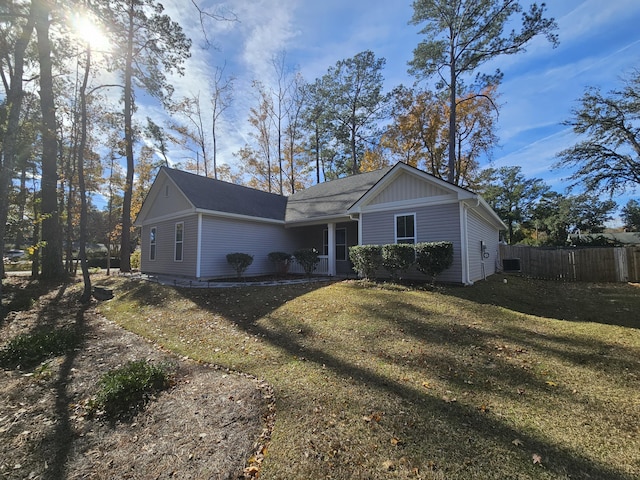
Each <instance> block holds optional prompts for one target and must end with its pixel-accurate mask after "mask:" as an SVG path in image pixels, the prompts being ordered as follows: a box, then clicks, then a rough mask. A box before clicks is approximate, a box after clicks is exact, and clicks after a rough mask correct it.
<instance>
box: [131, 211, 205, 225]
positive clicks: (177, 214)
mask: <svg viewBox="0 0 640 480" xmlns="http://www.w3.org/2000/svg"><path fill="white" fill-rule="evenodd" d="M193 213H194V211H193V210H192V209H189V210H181V211H180V212H175V213H168V214H166V215H161V216H159V217H153V218H152V219H150V220H148V221H147V220H145V221H144V222H142V223H141V224H137V225H136V227H146V226H147V225H154V224H156V223H161V222H170V221H172V220H177V219H179V218H184V217H186V216H188V215H193Z"/></svg>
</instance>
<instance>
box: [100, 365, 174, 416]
mask: <svg viewBox="0 0 640 480" xmlns="http://www.w3.org/2000/svg"><path fill="white" fill-rule="evenodd" d="M170 370H171V369H170V367H169V366H168V365H155V364H153V363H150V362H148V361H146V360H137V361H132V362H128V363H126V364H125V365H123V366H122V367H119V368H116V369H113V370H110V371H108V372H106V373H105V374H104V375H103V376H102V378H101V379H100V381H99V382H98V393H97V395H96V400H95V408H96V409H98V410H102V411H104V412H105V414H106V415H107V416H108V417H110V418H113V419H116V418H131V417H133V415H135V413H137V412H138V411H140V410H142V409H143V408H144V406H145V405H146V403H147V402H148V401H149V399H150V398H151V397H152V396H153V395H155V394H156V393H158V392H160V391H162V390H166V389H167V388H169V386H170V384H171V377H172V374H171V372H170Z"/></svg>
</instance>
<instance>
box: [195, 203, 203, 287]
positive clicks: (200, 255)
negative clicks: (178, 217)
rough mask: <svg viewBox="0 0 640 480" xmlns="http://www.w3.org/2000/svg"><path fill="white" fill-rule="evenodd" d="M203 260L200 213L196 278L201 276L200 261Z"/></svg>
mask: <svg viewBox="0 0 640 480" xmlns="http://www.w3.org/2000/svg"><path fill="white" fill-rule="evenodd" d="M201 262H202V214H201V213H199V214H198V234H197V238H196V278H200V263H201Z"/></svg>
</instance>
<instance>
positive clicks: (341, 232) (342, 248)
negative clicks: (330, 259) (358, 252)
mask: <svg viewBox="0 0 640 480" xmlns="http://www.w3.org/2000/svg"><path fill="white" fill-rule="evenodd" d="M322 254H323V255H329V230H327V229H325V230H324V231H323V234H322ZM346 259H347V229H346V228H336V260H346Z"/></svg>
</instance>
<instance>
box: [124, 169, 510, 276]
mask: <svg viewBox="0 0 640 480" xmlns="http://www.w3.org/2000/svg"><path fill="white" fill-rule="evenodd" d="M135 225H136V226H138V227H141V228H142V245H141V249H142V255H141V262H140V268H141V271H142V272H143V273H147V274H155V275H172V276H179V277H185V278H191V279H198V280H209V279H216V278H223V277H233V276H234V275H235V271H234V270H233V269H232V267H231V266H230V265H229V264H228V263H227V260H226V255H227V254H228V253H232V252H244V253H248V254H250V255H252V256H253V257H254V260H253V263H252V264H251V266H250V267H249V269H248V270H247V271H246V272H245V273H246V275H249V276H256V275H266V274H271V273H273V272H274V268H275V267H274V264H273V263H272V262H270V261H269V259H268V254H269V253H270V252H274V251H284V252H293V251H295V250H298V249H300V248H316V249H317V250H318V252H319V253H320V254H321V262H320V264H319V265H318V267H317V269H316V272H315V273H316V274H323V275H341V274H342V275H344V274H353V270H352V266H351V264H350V262H349V247H351V246H354V245H383V244H393V243H418V242H439V241H444V242H451V243H452V244H453V248H454V257H453V264H452V265H451V267H450V268H449V269H447V270H446V271H445V272H444V273H443V274H442V275H440V276H439V277H438V278H439V280H440V281H444V282H452V283H461V284H465V285H469V284H472V283H473V282H475V281H477V280H480V279H482V278H484V277H485V276H488V275H491V274H492V273H495V271H496V265H497V263H498V242H499V231H500V230H504V229H505V228H506V227H505V225H504V224H503V223H502V221H501V220H500V218H499V217H498V216H497V215H496V213H495V212H494V211H493V210H492V209H491V207H489V205H487V203H486V202H485V201H484V200H483V199H482V198H481V197H480V196H479V195H477V194H475V193H473V192H471V191H469V190H466V189H463V188H460V187H457V186H455V185H452V184H449V183H447V182H445V181H443V180H441V179H439V178H436V177H434V176H432V175H430V174H427V173H425V172H423V171H421V170H418V169H416V168H414V167H411V166H408V165H406V164H404V163H397V164H396V165H394V166H393V167H388V168H384V169H381V170H376V171H373V172H368V173H362V174H359V175H354V176H351V177H346V178H340V179H337V180H333V181H330V182H325V183H321V184H317V185H314V186H312V187H309V188H307V189H305V190H301V191H299V192H297V193H295V194H293V195H291V196H289V197H284V196H281V195H276V194H272V193H267V192H263V191H260V190H255V189H252V188H247V187H244V186H240V185H236V184H232V183H227V182H223V181H220V180H214V179H211V178H207V177H202V176H198V175H194V174H191V173H187V172H183V171H180V170H175V169H171V168H167V167H162V168H161V169H160V171H159V172H158V175H157V177H156V179H155V181H154V183H153V185H152V187H151V190H150V191H149V194H148V195H147V198H146V199H145V201H144V204H143V206H142V209H141V210H140V213H139V214H138V217H137V219H136V222H135ZM413 274H414V275H416V276H417V275H421V274H419V273H417V272H414V273H413Z"/></svg>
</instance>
